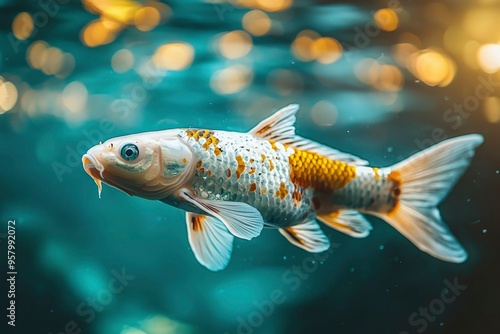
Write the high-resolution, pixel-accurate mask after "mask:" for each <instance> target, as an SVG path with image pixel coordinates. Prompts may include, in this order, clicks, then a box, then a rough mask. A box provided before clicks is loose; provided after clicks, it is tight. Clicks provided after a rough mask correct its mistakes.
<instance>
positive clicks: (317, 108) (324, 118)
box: [311, 100, 338, 126]
mask: <svg viewBox="0 0 500 334" xmlns="http://www.w3.org/2000/svg"><path fill="white" fill-rule="evenodd" d="M311 117H312V120H313V122H314V123H315V124H316V125H319V126H332V125H334V124H335V123H336V122H337V117H338V111H337V108H336V107H335V105H333V104H332V103H330V102H328V101H325V100H323V101H319V102H318V103H316V104H315V105H314V106H313V107H312V109H311Z"/></svg>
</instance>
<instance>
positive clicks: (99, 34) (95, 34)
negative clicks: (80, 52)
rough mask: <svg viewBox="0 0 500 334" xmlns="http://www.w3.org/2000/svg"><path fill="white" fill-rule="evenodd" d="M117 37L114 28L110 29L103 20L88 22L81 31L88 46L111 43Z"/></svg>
mask: <svg viewBox="0 0 500 334" xmlns="http://www.w3.org/2000/svg"><path fill="white" fill-rule="evenodd" d="M115 37H116V32H115V31H114V30H109V29H107V28H106V25H105V24H104V23H103V21H101V20H95V21H92V22H90V23H89V24H87V25H86V26H85V27H84V28H83V30H82V33H81V40H82V42H83V43H84V44H85V45H86V46H88V47H91V48H93V47H96V46H99V45H105V44H109V43H111V42H112V41H113V40H114V39H115Z"/></svg>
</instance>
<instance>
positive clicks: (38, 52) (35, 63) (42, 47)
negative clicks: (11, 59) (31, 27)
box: [26, 41, 49, 69]
mask: <svg viewBox="0 0 500 334" xmlns="http://www.w3.org/2000/svg"><path fill="white" fill-rule="evenodd" d="M48 47H49V45H48V44H47V43H46V42H44V41H36V42H34V43H33V44H31V45H30V46H29V48H28V50H27V51H26V58H27V59H26V60H27V61H28V64H29V65H30V66H31V67H32V68H35V69H41V68H42V62H41V60H42V55H43V54H44V52H45V51H46V50H47V48H48Z"/></svg>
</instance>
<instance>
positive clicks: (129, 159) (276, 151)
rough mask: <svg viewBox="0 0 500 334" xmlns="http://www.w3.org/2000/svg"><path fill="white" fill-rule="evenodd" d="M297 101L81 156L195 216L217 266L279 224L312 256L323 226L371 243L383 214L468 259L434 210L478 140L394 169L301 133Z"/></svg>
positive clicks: (433, 245)
mask: <svg viewBox="0 0 500 334" xmlns="http://www.w3.org/2000/svg"><path fill="white" fill-rule="evenodd" d="M297 110H298V105H289V106H287V107H285V108H283V109H281V110H280V111H278V112H277V113H275V114H274V115H272V116H271V117H269V118H268V119H266V120H264V121H263V122H261V123H260V124H259V125H258V126H256V127H255V128H254V129H252V130H251V131H250V132H249V133H238V132H225V131H213V130H205V129H174V130H166V131H157V132H149V133H143V134H137V135H130V136H124V137H118V138H114V139H110V140H108V141H107V142H105V143H103V144H100V145H97V146H95V147H93V148H91V149H90V150H89V152H88V153H87V154H85V155H84V156H83V158H82V161H83V165H84V168H85V170H86V171H87V173H88V174H89V175H90V176H91V177H92V178H93V179H94V180H95V181H96V183H97V184H98V186H99V189H100V187H101V181H102V182H105V183H107V184H109V185H111V186H113V187H116V188H118V189H120V190H122V191H124V192H126V193H128V194H130V195H136V196H141V197H144V198H148V199H155V200H161V201H162V202H164V203H167V204H170V205H173V206H176V207H179V208H181V209H184V210H186V211H187V213H186V224H187V228H188V237H189V242H190V245H191V247H192V249H193V251H194V253H195V256H196V258H197V259H198V261H199V262H200V263H201V264H203V265H204V266H205V267H207V268H209V269H210V270H221V269H223V268H225V267H226V266H227V264H228V262H229V259H230V257H231V252H232V244H233V238H234V236H236V237H239V238H244V239H251V238H253V237H256V236H258V235H259V234H260V232H261V230H262V228H263V227H269V228H277V229H279V231H280V232H281V233H282V234H283V235H284V236H285V237H286V238H287V239H288V240H289V241H290V242H291V243H293V244H294V245H296V246H298V247H301V248H303V249H305V250H307V251H309V252H322V251H325V250H326V249H328V248H329V245H330V244H329V240H328V238H327V237H326V236H325V235H324V234H323V232H322V230H321V228H320V227H319V225H318V224H317V222H316V221H317V220H319V221H321V222H323V223H325V224H327V225H328V226H330V227H332V228H334V229H337V230H338V231H341V232H343V233H346V234H348V235H351V236H353V237H365V236H367V235H368V234H369V232H370V230H371V225H370V223H369V222H368V221H367V220H366V219H365V218H364V217H363V216H362V215H361V214H360V213H368V214H373V215H377V216H379V217H381V218H382V219H384V220H386V221H387V222H388V223H389V224H391V225H392V226H393V227H395V228H396V229H397V230H398V231H400V232H401V233H402V234H403V235H405V236H406V237H407V238H408V239H410V240H411V241H412V242H413V243H414V244H415V245H416V246H417V247H419V248H420V249H421V250H423V251H425V252H427V253H429V254H431V255H433V256H435V257H437V258H440V259H442V260H446V261H451V262H462V261H464V260H465V259H466V257H467V254H466V252H465V250H464V249H463V248H462V247H461V246H460V244H459V243H458V242H457V241H456V240H455V238H454V237H453V235H451V233H450V232H449V230H448V229H447V228H446V226H445V225H444V223H443V222H442V221H441V219H440V217H439V211H438V210H437V208H436V205H437V204H438V203H439V202H440V201H441V200H442V198H443V197H444V196H445V195H446V193H447V192H448V190H449V189H450V188H451V186H452V185H453V184H454V182H455V181H456V180H457V179H458V177H459V176H460V175H461V174H462V173H463V171H464V170H465V168H466V167H467V166H468V164H469V161H470V159H471V158H472V156H473V154H474V148H475V147H476V146H477V145H479V144H480V143H481V142H482V137H481V136H479V135H467V136H463V137H458V138H454V139H451V140H447V141H445V142H443V143H440V144H438V145H435V146H434V147H431V148H429V149H427V150H424V151H423V152H420V153H418V154H416V155H415V156H413V157H410V158H409V159H407V160H405V161H403V162H401V163H399V164H397V165H394V166H392V167H387V168H372V167H368V166H366V165H367V162H366V161H365V160H362V159H360V158H357V157H355V156H352V155H350V154H346V153H342V152H339V151H337V150H334V149H331V148H329V147H326V146H323V145H321V144H318V143H315V142H312V141H310V140H307V139H304V138H301V137H299V136H297V135H295V128H294V123H295V113H296V112H297Z"/></svg>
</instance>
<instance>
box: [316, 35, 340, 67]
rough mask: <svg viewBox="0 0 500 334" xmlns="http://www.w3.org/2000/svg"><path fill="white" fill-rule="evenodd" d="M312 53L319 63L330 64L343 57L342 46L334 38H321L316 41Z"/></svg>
mask: <svg viewBox="0 0 500 334" xmlns="http://www.w3.org/2000/svg"><path fill="white" fill-rule="evenodd" d="M311 52H312V56H313V58H314V59H316V60H317V61H318V62H319V63H322V64H330V63H333V62H335V61H337V60H338V59H339V58H340V57H341V55H342V45H341V44H340V43H339V41H337V40H336V39H334V38H331V37H321V38H318V39H317V40H315V41H314V43H313V45H312V49H311Z"/></svg>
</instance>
